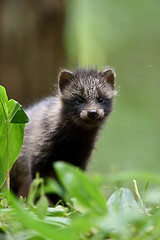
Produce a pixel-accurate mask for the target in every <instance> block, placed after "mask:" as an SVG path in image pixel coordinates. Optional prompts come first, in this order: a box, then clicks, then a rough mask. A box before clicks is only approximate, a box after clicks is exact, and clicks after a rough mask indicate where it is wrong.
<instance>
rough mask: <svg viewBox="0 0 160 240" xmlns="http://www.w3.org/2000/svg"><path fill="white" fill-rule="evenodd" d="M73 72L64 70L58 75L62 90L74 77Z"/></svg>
mask: <svg viewBox="0 0 160 240" xmlns="http://www.w3.org/2000/svg"><path fill="white" fill-rule="evenodd" d="M73 78H74V77H73V73H72V72H70V71H68V70H62V71H61V72H60V73H59V76H58V82H59V88H60V90H61V92H62V91H63V89H64V88H65V87H66V86H67V84H69V83H70V82H71V81H72V79H73Z"/></svg>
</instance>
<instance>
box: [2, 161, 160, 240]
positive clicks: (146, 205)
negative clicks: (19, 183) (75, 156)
mask: <svg viewBox="0 0 160 240" xmlns="http://www.w3.org/2000/svg"><path fill="white" fill-rule="evenodd" d="M55 170H56V173H57V175H58V179H59V181H60V182H61V184H62V187H63V188H64V190H63V199H64V203H65V206H63V204H62V205H57V206H55V207H49V206H48V200H47V198H46V196H45V195H44V189H45V188H44V184H43V180H42V179H40V178H38V177H37V178H36V179H35V180H34V181H33V183H32V186H31V191H30V193H29V198H28V199H30V200H28V202H27V203H26V201H25V200H24V199H22V198H21V199H20V200H19V201H18V200H16V198H15V197H14V196H13V195H12V194H9V193H8V192H5V193H4V194H5V196H6V197H7V199H9V202H10V203H11V206H12V207H11V206H10V207H9V208H8V204H7V201H6V199H5V198H4V195H3V196H1V199H3V202H2V201H0V206H1V207H0V239H6V240H8V239H9V240H12V239H19V240H24V239H25V240H26V239H27V240H29V239H37V240H38V239H40V240H46V239H56V240H64V239H66V236H67V239H70V240H75V239H82V240H84V239H86V240H87V239H94V240H95V239H97V240H100V239H129V240H131V239H159V237H160V229H159V223H160V214H159V213H160V209H159V205H160V191H159V189H158V188H157V189H155V190H154V191H153V190H152V192H149V191H148V192H146V194H145V197H144V198H143V199H142V198H141V196H140V194H139V192H138V188H137V184H136V181H135V180H134V185H135V192H136V197H135V196H134V195H133V194H132V192H131V191H130V190H129V189H127V188H116V190H115V191H114V193H113V194H112V195H111V196H110V197H109V199H108V200H107V201H106V200H105V197H104V195H103V194H102V193H101V191H100V189H99V186H98V184H97V182H96V181H95V180H94V179H91V178H89V177H88V176H87V175H86V174H85V173H83V172H82V171H81V170H79V169H77V168H76V167H74V166H71V165H69V164H68V163H64V162H57V163H56V164H55ZM52 181H53V180H52ZM54 186H56V184H55V185H54V184H53V186H52V187H53V188H52V191H53V192H54V193H55V192H56V188H54ZM62 187H61V188H62ZM36 191H38V192H39V194H40V195H39V200H38V201H37V202H36V203H35V198H36V197H37V195H36ZM4 200H5V201H6V202H5V201H4ZM1 236H2V237H1Z"/></svg>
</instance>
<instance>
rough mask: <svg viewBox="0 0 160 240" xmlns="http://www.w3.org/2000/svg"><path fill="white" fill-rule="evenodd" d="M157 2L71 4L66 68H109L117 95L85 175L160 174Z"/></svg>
mask: <svg viewBox="0 0 160 240" xmlns="http://www.w3.org/2000/svg"><path fill="white" fill-rule="evenodd" d="M159 24H160V1H157V0H153V1H150V0H134V1H128V0H100V1H97V0H92V1H91V0H81V1H76V0H70V1H68V4H67V25H66V29H65V37H66V48H67V53H68V60H69V64H70V66H72V65H74V63H75V62H78V63H79V64H80V65H82V66H90V65H91V66H92V65H97V66H98V68H99V69H102V67H103V66H106V65H109V66H111V67H113V68H114V69H115V71H116V74H117V80H116V87H117V89H118V91H119V92H118V95H117V97H116V100H115V107H114V112H113V114H112V116H111V117H110V118H109V120H108V123H107V124H106V126H105V128H104V130H103V131H102V132H101V134H100V138H99V141H98V144H97V146H96V151H95V152H94V155H93V161H91V164H90V167H89V171H94V172H95V171H97V172H101V173H103V174H105V173H106V172H111V171H113V170H114V169H119V170H133V169H135V170H144V171H146V172H149V171H152V170H154V171H157V172H159V171H160V146H159V142H160V128H159V124H160V94H159V90H160V27H159Z"/></svg>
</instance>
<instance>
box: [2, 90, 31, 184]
mask: <svg viewBox="0 0 160 240" xmlns="http://www.w3.org/2000/svg"><path fill="white" fill-rule="evenodd" d="M0 121H1V124H0V166H1V167H0V188H1V187H2V186H3V184H4V181H5V179H6V172H7V173H9V171H10V169H11V168H12V166H13V163H14V162H15V161H16V159H17V157H18V155H19V153H20V151H21V147H22V143H23V135H24V127H25V123H27V122H28V117H27V116H26V114H25V112H24V111H23V109H22V106H21V105H20V104H19V103H18V102H16V101H15V100H13V99H10V100H9V101H8V97H7V94H6V90H5V88H4V87H2V86H0Z"/></svg>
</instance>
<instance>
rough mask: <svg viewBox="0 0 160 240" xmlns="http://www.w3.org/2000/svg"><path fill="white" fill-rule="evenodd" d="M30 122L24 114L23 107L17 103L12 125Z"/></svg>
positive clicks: (11, 121)
mask: <svg viewBox="0 0 160 240" xmlns="http://www.w3.org/2000/svg"><path fill="white" fill-rule="evenodd" d="M27 122H29V118H28V117H27V115H26V113H25V112H24V110H23V108H22V106H21V105H20V104H19V103H18V102H16V101H15V108H14V111H13V112H12V115H11V117H10V123H21V124H22V123H27Z"/></svg>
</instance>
